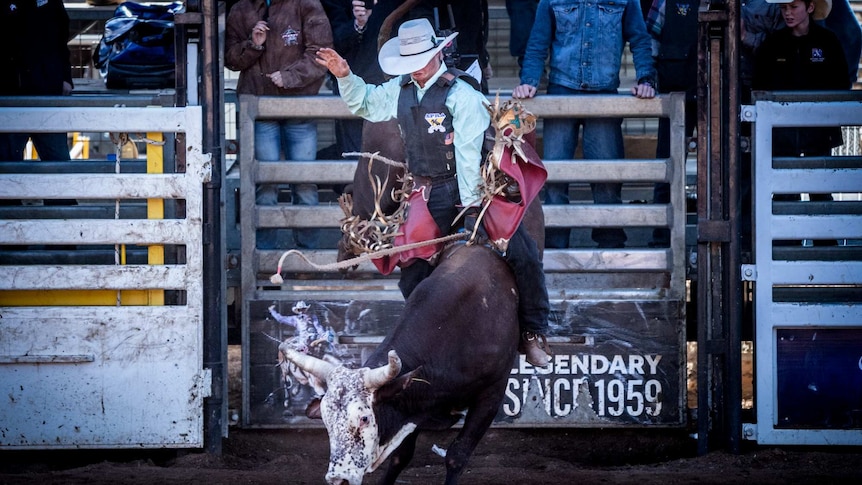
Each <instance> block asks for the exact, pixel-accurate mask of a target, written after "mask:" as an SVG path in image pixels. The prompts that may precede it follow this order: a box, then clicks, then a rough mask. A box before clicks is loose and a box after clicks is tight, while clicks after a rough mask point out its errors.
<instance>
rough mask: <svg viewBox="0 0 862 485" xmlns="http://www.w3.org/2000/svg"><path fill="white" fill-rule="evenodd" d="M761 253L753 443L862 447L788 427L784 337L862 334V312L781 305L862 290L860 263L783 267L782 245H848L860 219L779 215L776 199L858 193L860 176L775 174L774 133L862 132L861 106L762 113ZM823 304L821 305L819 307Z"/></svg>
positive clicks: (769, 106) (849, 437) (855, 172)
mask: <svg viewBox="0 0 862 485" xmlns="http://www.w3.org/2000/svg"><path fill="white" fill-rule="evenodd" d="M754 109H755V116H754V119H755V120H756V123H755V129H754V133H755V143H754V149H755V150H754V168H755V171H754V174H753V175H752V178H753V180H756V183H755V184H753V187H752V189H753V193H754V227H755V229H756V230H755V233H754V250H755V261H756V267H757V270H756V274H757V279H756V284H755V286H754V289H755V322H756V330H755V335H757V340H756V342H755V359H756V372H755V375H756V387H755V392H756V396H757V399H756V411H757V424H756V425H747V427H746V433H747V434H746V436H747V437H751V438H753V439H756V440H757V442H758V443H760V444H812V445H827V444H828V445H860V444H862V432H860V430H859V429H826V428H825V427H824V429H816V428H817V427H816V426H813V427H799V426H787V425H780V423H779V411H778V409H779V403H778V396H779V389H778V380H779V377H778V371H779V370H778V369H779V359H778V347H779V345H778V344H779V342H778V332H779V331H783V330H788V329H789V330H805V329H818V330H824V331H829V330H846V329H849V330H855V329H859V330H860V331H862V306H860V305H858V304H853V303H847V304H841V303H835V302H828V303H816V302H814V303H812V302H777V301H775V298H774V296H775V292H776V290H778V289H779V288H778V287H779V285H793V286H795V287H796V288H794V289H799V288H805V287H806V286H807V287H809V288H811V290H812V291H821V290H822V289H823V288H824V287H826V285H829V284H842V285H862V272H860V264H859V262H857V261H825V260H817V261H776V260H773V248H772V245H773V240H775V239H785V240H786V239H789V240H797V241H798V240H801V239H844V238H859V237H860V235H862V216H860V215H826V214H821V215H773V201H772V199H773V195H774V194H782V193H805V192H809V191H813V192H858V191H859V190H860V189H862V184H860V180H862V178H860V177H862V171H860V170H859V169H820V170H808V169H806V170H799V169H775V168H773V159H772V129H773V128H774V127H782V126H835V125H859V124H862V103H859V102H857V101H823V102H775V101H758V102H757V103H756V105H755V108H754ZM815 300H816V299H815Z"/></svg>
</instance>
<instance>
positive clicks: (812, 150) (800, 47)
mask: <svg viewBox="0 0 862 485" xmlns="http://www.w3.org/2000/svg"><path fill="white" fill-rule="evenodd" d="M776 3H777V2H776ZM828 5H829V2H828V0H791V1H785V2H782V3H780V8H781V14H782V16H783V17H784V22H785V24H786V26H785V27H784V28H783V29H780V30H778V31H776V32H774V33H772V34H769V35H767V36H766V39H764V41H763V44H762V45H761V46H760V48H759V49H758V51H757V57H756V58H755V64H754V84H753V87H754V89H755V90H768V91H781V90H785V91H787V90H793V91H830V90H832V91H834V90H844V89H850V83H849V82H848V78H847V62H846V60H845V58H844V50H843V48H842V47H841V43H840V41H839V40H838V37H837V36H836V35H835V34H834V33H833V32H832V31H831V30H829V29H827V28H825V27H822V26H821V25H820V24H818V23H817V22H814V21H813V20H822V19H823V18H824V17H825V16H826V15H828V14H829V9H828V7H827V6H828ZM842 144H843V140H842V136H841V128H840V127H801V128H775V129H774V131H773V135H772V155H773V156H775V157H781V156H784V157H811V156H829V155H830V154H831V152H832V148H834V147H837V146H840V145H842ZM810 198H811V200H815V201H830V200H832V195H831V194H811V195H810ZM773 199H774V200H784V201H788V200H799V199H800V196H799V194H776V195H775V196H774V197H773ZM824 243H826V244H832V245H834V244H835V241H815V245H820V244H824Z"/></svg>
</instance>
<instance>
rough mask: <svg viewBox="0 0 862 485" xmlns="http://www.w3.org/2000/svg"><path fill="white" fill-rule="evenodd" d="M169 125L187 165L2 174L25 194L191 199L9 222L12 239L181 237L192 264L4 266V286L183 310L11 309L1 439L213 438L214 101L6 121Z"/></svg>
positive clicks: (41, 444)
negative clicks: (206, 284) (87, 215)
mask: <svg viewBox="0 0 862 485" xmlns="http://www.w3.org/2000/svg"><path fill="white" fill-rule="evenodd" d="M13 130H14V131H29V132H51V131H82V132H100V131H109V132H131V133H146V132H167V133H176V137H177V139H178V140H180V141H182V142H183V143H182V144H181V145H180V146H183V147H184V153H182V156H183V161H184V166H185V170H186V171H185V173H180V174H166V175H152V174H150V175H148V174H135V175H130V174H117V175H110V174H87V175H80V176H79V175H62V176H59V175H38V176H37V175H16V174H0V192H2V193H4V194H5V195H11V196H13V197H20V198H37V199H38V198H42V197H43V193H44V191H46V187H47V188H48V189H47V190H50V191H52V195H51V196H52V197H61V198H76V199H87V198H105V199H115V198H116V199H121V200H123V199H141V198H156V199H182V200H184V205H183V207H184V211H185V212H184V219H171V220H157V219H152V220H134V219H124V220H111V219H94V220H82V219H78V220H76V219H69V220H58V219H51V220H39V221H32V220H0V243H5V244H76V245H96V244H111V245H113V244H139V245H147V244H175V245H179V246H182V248H183V250H182V254H183V256H184V258H185V260H184V262H183V264H177V265H158V266H134V265H129V266H49V267H42V266H23V267H8V266H7V267H3V268H2V269H0V279H2V283H0V289H3V290H56V289H64V290H65V289H95V288H108V289H152V290H181V291H183V292H184V293H183V298H182V303H181V304H178V305H174V306H105V307H92V306H76V307H60V306H44V307H0V315H2V317H3V318H2V319H0V392H2V395H3V396H5V398H4V399H6V402H7V404H4V406H0V449H5V448H22V449H23V448H114V447H119V448H131V447H134V448H141V447H145V448H161V447H201V446H203V399H204V397H206V396H208V395H209V394H210V392H211V376H210V372H209V370H207V369H204V368H203V322H202V318H203V317H202V315H203V289H202V284H203V243H202V227H203V197H202V196H203V184H204V183H205V182H207V181H208V180H209V178H210V171H211V165H210V164H211V161H210V157H209V155H208V154H204V153H203V152H202V111H201V108H200V107H187V108H80V107H72V108H0V131H13Z"/></svg>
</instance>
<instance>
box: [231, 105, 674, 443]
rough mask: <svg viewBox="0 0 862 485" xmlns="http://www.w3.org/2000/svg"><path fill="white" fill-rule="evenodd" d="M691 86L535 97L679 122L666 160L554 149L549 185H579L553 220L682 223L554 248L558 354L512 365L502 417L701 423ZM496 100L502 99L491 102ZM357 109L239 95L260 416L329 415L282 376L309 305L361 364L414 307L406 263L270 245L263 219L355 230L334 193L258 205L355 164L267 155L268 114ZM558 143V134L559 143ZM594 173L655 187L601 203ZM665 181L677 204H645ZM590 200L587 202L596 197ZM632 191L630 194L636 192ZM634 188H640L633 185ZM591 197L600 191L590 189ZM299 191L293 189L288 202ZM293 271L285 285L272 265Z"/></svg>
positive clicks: (510, 420)
mask: <svg viewBox="0 0 862 485" xmlns="http://www.w3.org/2000/svg"><path fill="white" fill-rule="evenodd" d="M683 97H684V96H683V94H682V93H673V94H670V95H665V96H661V97H658V98H655V99H649V100H641V99H637V98H634V97H632V96H629V95H618V96H614V95H609V96H550V95H549V96H540V97H538V98H536V99H533V100H529V101H528V102H527V103H525V106H526V107H527V109H529V110H530V111H531V112H533V113H534V114H536V115H537V116H538V117H541V118H549V117H620V118H633V119H638V118H640V119H653V120H655V118H658V117H666V118H669V119H670V124H671V147H672V148H671V156H670V157H669V158H667V159H652V158H650V159H625V160H580V159H579V160H557V161H546V162H545V165H546V167H547V169H548V177H549V180H550V181H555V182H567V183H569V184H570V188H571V190H572V193H573V194H574V195H575V197H573V203H572V204H569V205H566V206H563V205H556V206H545V224H546V226H547V227H557V228H559V227H569V228H576V229H577V230H581V231H589V230H590V229H591V228H593V227H624V228H626V229H627V230H631V231H637V230H640V231H642V232H646V231H649V233H651V232H652V229H653V228H657V227H663V228H667V229H669V231H670V235H671V236H670V240H671V242H670V246H669V247H666V248H652V247H649V246H648V245H647V244H646V242H644V243H643V244H642V245H640V246H638V245H634V246H633V247H627V248H622V249H596V248H593V247H572V248H569V249H553V250H546V251H545V253H544V269H545V274H546V280H547V284H548V291H549V294H550V298H551V305H552V316H551V318H552V322H551V325H552V328H553V332H554V333H553V335H551V336H550V338H549V340H550V341H551V343H552V347H553V349H554V351H555V353H556V356H555V361H554V366H553V367H552V368H551V369H550V370H539V371H537V370H536V369H534V368H532V366H530V365H529V364H527V363H526V361H524V360H523V358H522V357H521V358H519V359H518V360H517V361H515V362H513V366H512V373H511V376H510V379H509V382H508V389H507V391H508V392H507V395H506V400H505V402H504V403H503V405H502V409H501V410H500V412H499V414H498V420H497V421H496V422H495V426H532V427H535V426H554V427H567V426H583V427H608V426H610V427H624V426H644V425H651V426H680V425H683V424H684V423H685V421H686V418H687V416H686V386H685V378H686V370H685V299H686V283H685V273H686V258H685V190H684V183H685V141H684V116H683ZM490 101H491V102H493V99H490ZM347 117H351V115H350V113H349V112H348V111H347V109H346V107H345V105H344V102H343V101H341V99H339V98H337V97H332V96H311V97H260V98H258V97H251V96H242V97H240V116H239V118H238V123H239V131H240V135H241V143H240V147H241V149H240V154H239V155H240V156H239V162H240V163H239V164H240V168H241V174H240V184H241V185H240V202H241V203H240V206H241V209H240V212H239V214H240V219H241V221H240V225H241V232H242V261H241V266H242V331H243V336H242V344H243V352H242V355H243V416H242V422H243V424H244V425H247V426H260V427H305V426H320V424H319V422H314V421H311V420H309V419H307V418H306V417H305V416H304V409H305V405H306V404H307V402H308V400H309V399H311V398H312V397H313V396H314V394H315V393H319V392H322V391H321V390H319V389H312V388H311V387H310V386H309V385H308V384H307V383H304V382H303V381H302V379H301V376H297V375H290V374H288V373H284V374H283V373H282V372H281V370H280V369H279V366H278V365H277V364H278V359H279V356H278V350H277V347H278V344H279V343H280V342H281V341H283V340H286V339H289V338H292V337H293V336H294V335H295V333H294V329H293V325H297V324H299V322H297V321H296V320H293V321H291V318H292V317H293V318H296V315H294V312H298V311H299V310H296V309H298V308H299V307H297V306H296V305H295V304H296V303H297V302H298V301H299V300H303V301H304V302H305V303H306V304H307V305H308V307H309V309H308V310H302V311H307V312H308V313H310V314H313V315H314V317H316V318H317V319H318V320H319V323H320V324H321V326H322V327H323V328H329V329H331V331H332V333H333V334H334V335H337V337H338V345H337V346H336V347H334V348H331V349H329V350H328V351H327V352H328V354H327V355H326V356H327V357H328V358H330V359H332V360H339V361H341V362H344V363H347V364H350V365H357V364H360V363H361V362H362V361H363V360H364V359H363V354H364V353H365V352H367V351H368V350H369V348H371V347H373V346H375V345H376V344H377V343H379V342H380V341H382V340H383V337H384V336H385V335H386V334H387V332H388V331H389V329H390V328H391V327H392V326H393V324H394V323H395V321H396V318H397V317H398V315H399V314H400V312H401V310H402V307H403V299H402V297H401V294H400V292H399V291H398V287H397V280H396V279H394V278H397V274H393V275H392V276H390V277H381V276H380V275H379V273H378V272H377V271H376V268H375V267H374V266H373V265H372V264H370V263H368V262H366V263H363V264H361V265H359V267H358V268H357V270H355V271H351V272H348V273H346V274H344V273H340V272H337V271H333V270H329V271H322V270H321V271H318V270H316V269H315V268H313V267H311V266H309V265H308V264H306V263H305V262H304V261H303V260H302V259H300V258H295V257H290V258H287V259H285V260H284V261H283V265H282V264H281V263H282V262H281V261H279V257H280V256H281V255H282V253H283V251H284V250H286V249H290V247H289V246H288V247H285V246H281V247H276V248H263V247H259V246H260V245H259V244H258V241H257V237H256V234H257V231H259V230H273V229H277V230H279V231H291V230H295V229H307V228H321V229H322V230H324V231H326V230H328V231H331V232H332V233H335V239H334V241H337V239H338V237H340V232H339V229H338V224H339V221H340V219H341V218H342V217H343V213H342V211H341V209H340V208H339V207H338V205H337V203H335V202H334V201H332V200H324V197H323V193H322V191H321V201H322V202H321V204H320V205H319V206H304V205H289V204H278V205H259V204H258V203H257V201H256V197H255V189H256V187H257V186H259V185H262V184H273V183H280V184H290V183H317V184H319V186H324V185H328V184H345V183H350V182H351V181H352V178H353V172H354V169H355V166H356V162H355V161H352V160H347V161H345V160H318V161H315V162H295V161H294V162H291V163H283V162H284V161H282V162H260V161H258V160H255V158H254V156H253V153H254V136H253V123H254V121H255V120H258V119H270V120H271V119H283V118H300V119H319V120H325V119H335V118H347ZM552 142H553V140H546V141H545V143H552ZM592 182H613V183H622V184H623V187H624V191H625V190H626V187H630V188H631V189H637V190H640V192H639V193H640V194H643V193H644V192H647V195H641V196H639V197H636V198H637V199H639V200H631V201H630V203H624V204H620V205H598V204H593V202H592V198H591V197H590V196H589V184H590V183H592ZM657 182H664V183H668V184H670V187H671V201H670V203H669V204H656V203H650V202H644V200H643V199H651V198H652V190H653V186H654V184H655V183H657ZM584 194H586V198H579V197H578V196H584ZM624 197H625V196H624ZM633 198H635V197H633ZM587 199H588V200H587ZM285 201H286V199H285ZM334 241H332V240H330V241H329V242H330V245H329V246H328V247H327V248H322V249H319V250H313V251H303V254H305V256H307V257H308V258H309V259H310V260H311V261H313V262H314V263H316V264H319V265H324V264H326V263H331V262H334V261H335V260H336V251H335V249H334V247H335V246H334ZM278 267H280V268H281V270H282V273H281V274H282V276H283V277H284V281H283V282H279V283H277V284H276V283H273V282H271V281H270V276H271V275H273V274H274V273H275V272H276V269H277V268H278Z"/></svg>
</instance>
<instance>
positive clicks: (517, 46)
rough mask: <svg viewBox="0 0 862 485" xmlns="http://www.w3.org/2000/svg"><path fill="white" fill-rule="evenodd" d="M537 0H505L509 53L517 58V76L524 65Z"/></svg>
mask: <svg viewBox="0 0 862 485" xmlns="http://www.w3.org/2000/svg"><path fill="white" fill-rule="evenodd" d="M538 4H539V0H506V13H507V14H508V15H509V54H511V55H512V57H514V58H516V59H518V68H519V69H518V70H519V72H518V76H520V75H521V73H520V68H522V67H523V65H524V52H526V50H527V41H528V40H530V30H532V28H533V21H534V20H535V19H536V5H538Z"/></svg>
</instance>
